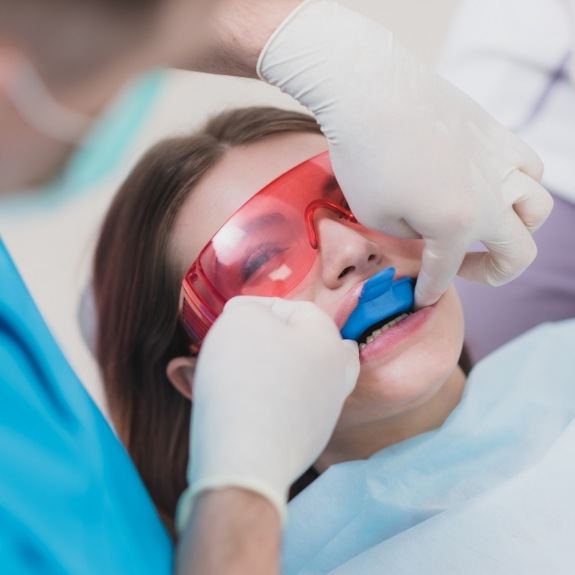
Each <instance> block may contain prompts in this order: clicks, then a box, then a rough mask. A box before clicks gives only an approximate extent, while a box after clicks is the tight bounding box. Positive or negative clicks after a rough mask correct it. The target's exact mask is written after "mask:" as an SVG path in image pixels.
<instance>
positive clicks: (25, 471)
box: [0, 240, 173, 575]
mask: <svg viewBox="0 0 575 575" xmlns="http://www.w3.org/2000/svg"><path fill="white" fill-rule="evenodd" d="M172 563H173V548H172V543H171V540H170V538H169V536H168V534H167V532H166V530H165V529H164V526H163V524H162V522H161V521H160V519H159V516H158V514H157V512H156V510H155V508H154V505H153V503H152V500H151V498H150V496H149V495H148V493H147V491H146V489H145V487H144V485H143V483H142V481H141V480H140V477H139V476H138V473H137V471H136V469H135V467H134V465H133V464H132V462H131V460H130V458H129V456H128V454H127V453H126V451H125V450H124V448H123V446H122V445H121V443H120V442H119V440H118V439H117V438H116V436H115V435H114V433H113V431H112V429H111V428H110V426H109V424H108V423H107V421H106V420H105V419H104V417H103V416H102V414H101V413H100V411H99V409H98V408H97V406H96V405H95V404H94V402H93V401H92V400H91V398H90V396H89V395H88V393H87V392H86V391H85V389H84V387H83V386H82V384H81V383H80V381H79V380H78V378H77V377H76V375H75V374H74V372H73V371H72V369H71V367H70V366H69V364H68V362H67V361H66V359H65V357H64V355H63V354H62V352H61V350H60V349H59V347H58V345H57V344H56V342H55V340H54V338H53V337H52V335H51V334H50V332H49V330H48V328H47V326H46V324H45V322H44V321H43V320H42V317H41V315H40V313H39V311H38V309H37V308H36V306H35V305H34V303H33V301H32V298H31V297H30V294H29V292H28V290H27V289H26V287H25V285H24V283H23V281H22V279H21V277H20V275H19V273H18V271H17V269H16V267H15V265H14V263H13V261H12V259H11V258H10V256H9V254H8V252H7V250H6V248H5V246H4V244H3V242H2V241H1V240H0V572H1V573H2V574H6V575H8V574H12V573H17V574H25V573H34V574H38V573H41V574H43V575H52V574H64V573H73V574H81V575H90V574H92V573H93V574H98V575H102V574H104V573H105V574H106V575H109V574H115V573H121V574H122V575H126V574H130V573H134V574H138V575H142V574H146V573H153V574H154V575H162V574H164V573H166V574H167V573H170V572H171V570H172Z"/></svg>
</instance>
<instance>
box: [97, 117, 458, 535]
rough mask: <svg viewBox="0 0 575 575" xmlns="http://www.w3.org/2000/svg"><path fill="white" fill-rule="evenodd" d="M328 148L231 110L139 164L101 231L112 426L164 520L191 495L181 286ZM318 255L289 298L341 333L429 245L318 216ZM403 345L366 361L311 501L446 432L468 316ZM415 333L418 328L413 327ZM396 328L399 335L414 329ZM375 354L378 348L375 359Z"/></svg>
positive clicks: (433, 323) (100, 301) (450, 294)
mask: <svg viewBox="0 0 575 575" xmlns="http://www.w3.org/2000/svg"><path fill="white" fill-rule="evenodd" d="M326 150H327V143H326V140H325V138H324V137H323V136H322V134H321V132H320V130H319V128H318V126H317V124H316V123H315V121H314V120H313V119H312V118H311V117H309V116H306V115H303V114H300V113H297V112H288V111H283V110H278V109H272V108H252V109H244V110H235V111H230V112H227V113H224V114H222V115H220V116H218V117H216V118H214V119H213V120H212V121H210V122H209V123H208V124H207V125H206V126H205V127H204V129H202V130H201V131H199V132H198V133H196V134H193V135H191V136H184V137H180V138H174V139H171V140H167V141H164V142H162V143H160V144H158V145H157V146H155V147H154V148H153V149H152V150H151V151H150V152H148V154H146V155H145V156H144V158H142V160H141V161H140V163H139V164H138V165H137V166H136V168H135V169H134V170H133V172H132V173H131V174H130V176H129V177H128V179H127V180H126V182H125V183H124V185H123V186H122V188H121V189H120V191H119V193H118V195H117V197H116V198H115V201H114V203H113V205H112V206H111V208H110V211H109V213H108V216H107V218H106V221H105V223H104V226H103V229H102V233H101V237H100V241H99V244H98V248H97V253H96V259H95V267H94V289H95V298H96V305H97V314H98V326H99V329H98V334H97V353H98V359H99V362H100V365H101V369H102V374H103V380H104V384H105V388H106V392H107V396H108V399H109V404H110V409H111V413H112V417H113V420H114V423H115V425H116V427H117V429H118V432H119V434H120V437H121V438H122V440H123V441H124V442H125V444H126V446H127V447H128V449H129V452H130V454H131V455H132V457H133V458H134V460H135V462H136V464H137V466H138V468H139V470H140V472H141V474H142V477H143V478H144V481H145V482H146V485H147V486H148V488H149V490H150V492H151V494H152V496H153V498H154V500H155V502H156V504H157V506H158V509H159V510H160V513H161V514H162V517H163V518H164V520H165V522H166V523H167V524H168V525H169V526H170V527H172V526H173V517H174V512H175V506H176V502H177V500H178V497H179V495H180V493H181V492H182V491H183V489H184V488H185V484H186V478H185V471H186V462H187V454H188V427H189V426H188V423H189V418H190V413H191V412H192V411H193V409H192V405H193V389H190V388H189V385H188V381H189V380H190V379H193V376H192V377H191V378H190V377H189V376H190V374H193V369H194V362H195V359H194V357H193V355H191V354H190V342H189V340H188V337H187V335H186V333H185V331H184V330H183V329H182V326H181V323H180V308H181V301H180V290H181V283H182V278H183V277H184V275H185V274H186V272H187V270H188V268H189V267H190V265H191V263H192V262H193V261H194V260H195V259H196V258H197V257H198V255H199V253H200V251H201V250H202V248H203V247H204V245H205V244H206V243H208V242H209V241H210V239H211V238H212V236H213V235H214V234H215V233H216V232H217V231H218V230H219V228H220V227H221V226H222V225H223V224H224V223H225V222H226V220H228V218H229V217H230V216H231V215H232V214H234V212H236V210H238V208H240V207H241V206H242V205H243V204H245V202H247V201H248V200H249V199H250V198H251V197H252V196H254V195H255V194H256V193H257V192H258V191H259V190H261V189H262V188H263V187H264V186H266V184H268V183H269V182H271V181H272V180H274V179H275V178H276V177H278V176H279V175H281V174H283V173H284V172H286V171H288V170H290V169H291V168H293V167H294V166H297V165H298V164H301V163H302V162H304V161H306V160H308V159H309V158H312V157H314V156H317V155H318V154H320V153H322V152H325V151H326ZM315 225H316V230H317V234H318V236H319V237H318V239H319V248H318V249H319V258H318V261H317V263H316V265H315V266H314V268H313V269H312V270H311V272H310V273H309V275H308V276H307V277H306V278H305V280H304V281H303V283H302V284H301V285H299V286H298V289H297V290H296V291H295V292H294V293H292V294H290V296H289V297H290V298H295V299H305V300H310V301H313V302H315V303H316V304H318V305H319V306H320V307H321V308H323V309H324V310H325V311H326V312H328V313H329V314H330V315H331V316H332V317H333V318H334V320H335V321H337V322H339V323H340V324H341V323H343V321H344V319H345V317H347V316H348V315H349V314H350V313H351V309H350V301H351V299H352V297H353V296H352V294H353V293H357V290H358V287H360V286H361V285H362V284H363V283H365V281H366V280H367V279H368V278H370V277H372V276H373V275H374V274H375V273H377V272H378V271H380V270H382V269H384V268H389V267H394V268H395V269H396V270H397V275H398V276H399V277H403V276H410V277H413V278H415V277H416V276H417V273H418V271H419V267H420V254H421V250H422V242H420V241H418V240H405V239H397V238H391V237H388V236H385V235H383V234H381V233H378V232H375V231H373V230H368V229H366V228H364V227H362V226H361V225H359V224H357V223H354V222H353V221H348V220H342V219H340V218H339V217H338V215H337V214H334V213H330V212H327V211H326V212H325V213H322V214H321V215H319V216H318V217H316V224H315ZM419 316H420V319H419V320H415V321H414V320H413V319H411V323H413V324H414V325H413V327H412V328H409V329H407V330H406V334H405V335H403V336H402V337H400V338H397V339H399V340H400V341H398V342H393V345H391V346H390V345H387V346H384V349H376V346H367V347H366V348H365V349H363V351H362V369H361V375H360V378H359V383H358V385H357V388H356V390H355V391H354V393H353V394H352V395H351V397H350V398H349V400H348V401H347V403H346V406H345V409H344V411H343V413H342V416H341V419H340V421H339V423H338V426H337V428H336V430H335V433H334V434H333V437H332V438H331V441H330V443H329V445H328V447H327V448H326V450H325V452H324V453H323V454H322V456H321V457H320V458H319V459H318V461H317V462H316V465H315V466H314V470H310V472H309V473H308V475H307V477H304V478H302V480H301V482H299V485H296V486H294V488H295V491H298V490H301V489H302V487H303V486H305V485H306V484H307V483H309V481H310V480H311V479H313V477H314V476H317V474H319V473H322V472H323V471H324V470H326V469H327V468H328V467H330V466H331V465H333V464H334V463H339V462H342V461H348V460H356V459H363V458H367V457H369V456H370V455H372V454H373V453H376V452H377V451H380V450H381V449H383V448H384V447H387V446H390V445H392V444H395V443H398V442H400V441H402V440H404V439H406V438H408V437H412V436H414V435H418V434H420V433H423V432H425V431H428V430H430V429H433V428H436V427H438V426H440V425H441V424H442V423H443V422H444V420H445V419H446V417H447V416H448V415H449V414H450V413H451V411H452V410H453V409H454V407H455V406H456V405H457V403H458V402H459V399H460V397H461V394H462V391H463V388H464V385H465V375H464V371H463V370H462V369H461V367H459V365H458V360H459V358H460V355H461V350H462V344H463V317H462V311H461V307H460V304H459V300H458V297H457V294H456V292H455V290H454V289H453V288H450V289H449V290H448V291H447V292H446V294H445V295H444V296H443V297H442V298H441V300H440V301H439V302H438V303H437V304H436V305H435V306H433V307H432V308H429V309H426V310H423V312H420V314H419ZM405 325H407V322H406V323H405ZM404 328H405V326H403V327H402V324H398V325H397V326H394V327H392V328H390V329H389V331H388V333H387V336H386V337H387V338H388V339H389V338H390V337H391V338H393V335H391V336H390V334H392V332H394V330H395V331H396V332H400V331H401V330H402V329H404ZM372 348H373V349H372Z"/></svg>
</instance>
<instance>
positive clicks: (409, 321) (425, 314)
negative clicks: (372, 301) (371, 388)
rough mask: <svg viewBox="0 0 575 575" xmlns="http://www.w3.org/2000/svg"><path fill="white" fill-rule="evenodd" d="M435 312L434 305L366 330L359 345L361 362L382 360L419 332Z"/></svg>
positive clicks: (401, 315)
mask: <svg viewBox="0 0 575 575" xmlns="http://www.w3.org/2000/svg"><path fill="white" fill-rule="evenodd" d="M434 311H435V305H432V306H428V307H424V308H421V309H419V310H417V311H415V312H413V313H402V314H400V315H399V316H397V317H395V318H392V319H391V320H390V321H387V322H385V323H384V325H377V324H376V325H374V326H373V329H371V330H368V331H367V332H366V333H364V335H363V336H362V337H361V339H360V340H359V341H358V343H359V351H360V359H361V361H362V362H363V361H370V360H372V359H382V358H383V357H385V356H386V355H388V354H389V353H391V352H392V351H393V350H395V349H396V348H397V347H398V346H399V345H400V344H402V343H404V342H406V341H407V340H409V339H410V338H412V337H413V336H414V335H416V333H417V332H419V331H420V330H421V329H422V328H423V327H424V326H425V324H426V323H427V322H428V320H429V319H430V318H431V316H432V315H433V313H434Z"/></svg>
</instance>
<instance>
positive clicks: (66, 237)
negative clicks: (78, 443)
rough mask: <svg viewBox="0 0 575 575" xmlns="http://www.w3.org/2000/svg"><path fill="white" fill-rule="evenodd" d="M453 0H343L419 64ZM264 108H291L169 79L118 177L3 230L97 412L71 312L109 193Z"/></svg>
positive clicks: (241, 90)
mask: <svg viewBox="0 0 575 575" xmlns="http://www.w3.org/2000/svg"><path fill="white" fill-rule="evenodd" d="M456 2H457V0H428V1H426V2H423V1H422V0H345V1H344V3H345V4H347V5H349V6H350V7H354V8H355V9H356V10H359V11H362V12H365V13H366V14H369V15H371V16H372V17H374V18H376V19H378V20H380V21H381V22H382V23H384V24H385V25H386V26H387V27H388V28H391V29H392V30H394V31H395V33H396V35H397V37H398V38H399V39H400V40H401V41H402V42H403V43H404V44H406V45H407V46H409V47H410V48H411V49H412V50H413V51H414V52H415V53H416V54H418V55H419V56H420V57H421V58H422V59H425V60H427V61H430V62H433V61H434V60H435V58H436V57H437V55H438V54H439V50H440V47H441V43H442V40H443V38H444V35H445V32H446V30H447V27H448V23H449V18H450V16H451V15H452V12H453V9H454V7H455V4H456ZM257 103H267V104H272V105H280V106H294V105H295V104H294V103H293V102H292V101H291V100H289V99H288V98H286V97H284V96H283V95H281V94H279V93H278V92H277V91H276V90H275V89H273V88H270V87H268V86H265V85H263V84H261V83H259V82H256V81H250V80H236V79H230V78H218V77H207V76H203V75H200V74H182V73H177V74H176V73H174V74H171V75H170V77H169V80H168V82H167V85H166V87H165V89H164V90H163V92H162V96H161V98H160V99H159V101H158V103H157V105H156V106H155V108H154V110H153V112H152V114H151V116H150V117H149V118H148V119H147V120H146V123H145V125H144V127H143V129H142V131H141V133H140V136H139V138H138V141H137V143H136V145H135V146H134V147H133V149H132V150H130V151H129V153H128V154H127V159H126V163H125V166H124V169H123V170H122V171H121V173H116V174H113V175H112V176H111V177H110V178H109V179H108V181H107V182H106V183H105V184H104V185H101V186H100V187H99V188H98V189H95V190H91V191H90V193H89V194H88V195H84V196H82V197H80V198H79V199H77V200H74V201H73V202H71V203H69V204H68V205H67V206H65V207H61V208H58V209H57V210H54V211H52V212H49V213H48V212H45V213H42V214H36V215H32V216H28V217H22V218H19V219H18V220H9V221H7V222H3V223H2V234H3V236H4V239H5V240H6V242H7V243H8V245H9V247H10V248H11V250H12V253H13V255H14V257H15V259H16V261H17V263H18V264H19V266H20V268H21V270H22V272H23V275H24V277H25V279H26V281H27V282H28V285H29V287H30V289H31V291H32V293H33V295H34V296H35V297H36V299H37V302H38V304H39V306H40V308H41V310H42V311H43V313H44V315H45V317H46V318H47V321H48V323H49V325H50V326H51V328H52V330H53V331H54V333H55V335H56V337H57V338H58V340H59V341H60V343H61V345H62V347H63V348H64V350H65V352H66V354H67V356H68V358H69V360H70V362H71V363H72V365H73V367H74V368H75V369H76V371H77V372H78V374H79V375H80V377H81V379H82V380H83V381H84V383H85V384H86V386H87V388H88V389H89V390H90V392H91V393H92V394H93V395H94V397H95V399H96V401H97V402H98V403H99V404H100V405H102V406H103V405H104V402H103V396H102V393H101V388H100V384H99V380H98V373H97V369H96V366H95V364H94V362H93V359H92V357H91V354H90V352H89V351H88V350H87V349H86V347H85V345H84V344H83V342H82V339H81V337H80V333H79V330H78V325H77V317H76V312H77V306H78V300H79V296H80V293H81V290H82V288H83V287H84V286H85V285H86V282H87V281H88V273H89V267H90V259H91V252H92V248H93V244H94V241H95V238H96V236H97V232H98V226H99V222H100V220H101V218H102V216H103V214H104V213H105V210H106V208H107V205H108V203H109V201H110V198H111V197H112V195H113V193H114V190H115V189H116V188H117V186H118V184H119V182H120V181H121V180H122V178H123V177H124V176H125V174H126V173H127V171H128V170H129V168H130V166H131V165H132V164H133V162H134V161H135V159H136V158H137V157H138V156H139V155H140V154H141V153H142V152H143V151H144V150H145V149H147V148H148V147H149V145H150V144H151V143H153V142H154V141H156V140H158V139H159V138H162V137H164V136H166V135H170V134H173V133H175V132H181V131H187V130H190V129H191V128H193V127H194V126H196V125H197V124H198V123H201V122H202V121H203V120H204V119H205V117H206V116H207V115H209V114H210V113H214V112H217V111H219V110H221V109H222V108H223V107H230V106H238V105H248V104H257Z"/></svg>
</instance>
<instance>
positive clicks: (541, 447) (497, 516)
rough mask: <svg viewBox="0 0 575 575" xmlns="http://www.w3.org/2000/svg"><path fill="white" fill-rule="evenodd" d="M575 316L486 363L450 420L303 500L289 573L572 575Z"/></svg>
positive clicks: (329, 476)
mask: <svg viewBox="0 0 575 575" xmlns="http://www.w3.org/2000/svg"><path fill="white" fill-rule="evenodd" d="M574 351H575V320H570V321H567V322H562V323H558V324H547V325H543V326H540V327H538V328H536V329H534V330H532V331H531V332H529V333H527V334H526V335H524V336H522V337H521V338H519V339H517V340H515V341H514V342H512V343H511V344H508V345H507V346H505V347H503V348H502V349H500V350H499V351H498V352H496V353H494V354H493V355H491V356H489V357H488V358H487V359H485V360H484V361H483V362H481V363H480V364H479V365H478V366H477V367H476V368H475V369H474V370H473V371H472V373H471V376H470V378H469V380H468V382H467V386H466V390H465V392H464V396H463V399H462V401H461V403H460V405H459V406H458V407H457V408H456V410H455V411H454V412H453V413H452V414H451V415H450V417H449V418H448V420H447V421H446V422H445V424H444V425H443V426H442V427H441V428H440V429H438V430H436V431H432V432H429V433H426V434H423V435H420V436H418V437H415V438H412V439H410V440H407V441H404V442H402V443H400V444H397V445H395V446H392V447H390V448H387V449H384V450H382V451H380V452H379V453H377V454H375V455H374V456H372V457H371V458H370V459H369V460H366V461H355V462H348V463H343V464H339V465H335V466H333V467H332V468H330V469H329V470H328V471H327V472H326V473H325V474H324V475H322V476H321V477H320V478H319V479H318V480H316V482H315V483H314V484H312V485H311V486H310V487H309V488H308V489H306V490H305V491H304V492H303V493H301V494H300V495H299V496H298V497H297V498H296V499H295V500H294V501H293V502H292V503H291V505H290V511H289V519H288V524H287V531H286V540H285V552H284V571H283V572H284V573H286V574H287V575H295V574H299V575H303V574H312V573H313V574H314V575H318V574H323V573H337V575H344V574H345V575H348V574H349V575H352V574H353V575H358V574H372V573H384V574H385V575H390V574H396V573H401V574H402V575H404V574H413V575H420V574H421V573H430V574H433V573H437V574H441V575H448V574H451V573H453V574H461V573H465V574H466V575H469V574H474V573H477V574H478V575H479V574H482V575H484V574H485V573H489V574H490V575H493V574H498V573H502V574H503V573H505V574H506V575H507V574H508V573H537V574H540V573H541V574H543V573H545V574H553V575H554V574H558V573H565V574H567V573H573V569H574V568H575V545H574V544H573V533H575V490H574V489H573V486H574V485H575V457H574V455H575V423H574V420H575V369H574V367H575V361H574V359H573V352H574Z"/></svg>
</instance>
